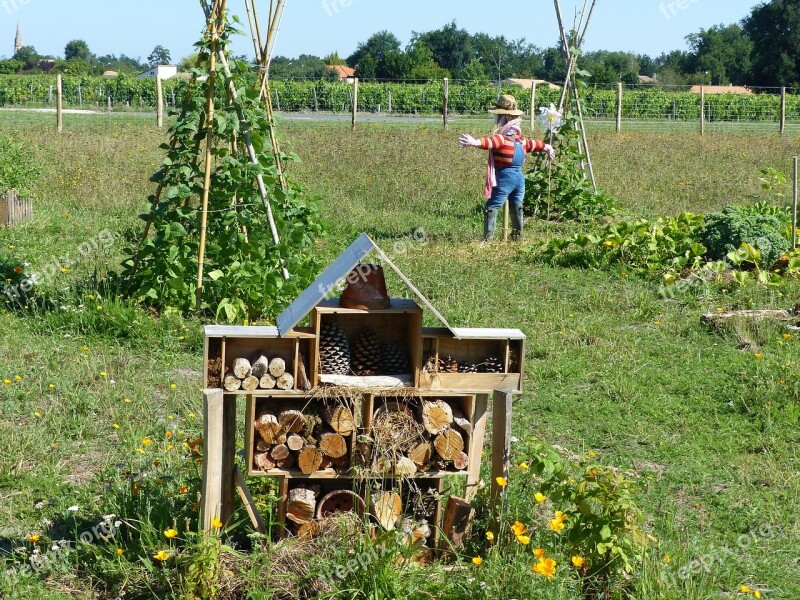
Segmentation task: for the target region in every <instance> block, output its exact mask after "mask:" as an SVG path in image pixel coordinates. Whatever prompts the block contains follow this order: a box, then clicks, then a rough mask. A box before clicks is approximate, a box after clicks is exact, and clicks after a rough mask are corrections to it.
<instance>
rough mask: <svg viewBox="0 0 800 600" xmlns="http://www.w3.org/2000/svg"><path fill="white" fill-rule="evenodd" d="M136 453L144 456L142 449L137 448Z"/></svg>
mask: <svg viewBox="0 0 800 600" xmlns="http://www.w3.org/2000/svg"><path fill="white" fill-rule="evenodd" d="M136 452H138V453H139V454H144V449H143V448H137V449H136Z"/></svg>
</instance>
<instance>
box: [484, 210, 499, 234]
mask: <svg viewBox="0 0 800 600" xmlns="http://www.w3.org/2000/svg"><path fill="white" fill-rule="evenodd" d="M497 211H498V209H496V208H487V209H486V210H484V211H483V241H484V242H491V241H492V240H493V239H494V232H495V229H497Z"/></svg>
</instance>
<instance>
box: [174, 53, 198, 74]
mask: <svg viewBox="0 0 800 600" xmlns="http://www.w3.org/2000/svg"><path fill="white" fill-rule="evenodd" d="M196 66H197V53H194V54H187V55H186V56H184V57H183V58H182V59H180V60H179V61H178V70H179V71H181V72H183V73H186V72H187V71H189V70H191V69H194V68H195V67H196Z"/></svg>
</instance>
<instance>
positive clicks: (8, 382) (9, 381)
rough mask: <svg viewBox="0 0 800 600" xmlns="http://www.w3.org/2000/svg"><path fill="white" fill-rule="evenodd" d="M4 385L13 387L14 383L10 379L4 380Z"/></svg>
mask: <svg viewBox="0 0 800 600" xmlns="http://www.w3.org/2000/svg"><path fill="white" fill-rule="evenodd" d="M3 383H4V384H6V385H11V383H12V382H11V380H10V379H3Z"/></svg>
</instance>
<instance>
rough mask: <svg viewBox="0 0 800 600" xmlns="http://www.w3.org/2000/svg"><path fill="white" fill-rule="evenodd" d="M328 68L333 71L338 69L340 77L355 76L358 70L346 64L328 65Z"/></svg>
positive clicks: (337, 72)
mask: <svg viewBox="0 0 800 600" xmlns="http://www.w3.org/2000/svg"><path fill="white" fill-rule="evenodd" d="M328 68H329V69H330V70H331V71H336V74H337V75H338V76H339V78H340V79H346V78H347V77H355V76H356V70H355V69H351V68H350V67H347V66H345V65H328Z"/></svg>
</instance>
